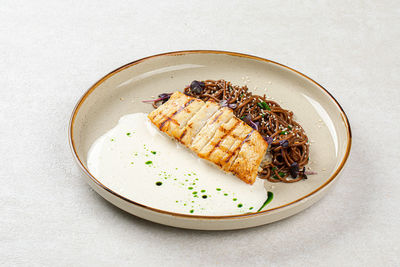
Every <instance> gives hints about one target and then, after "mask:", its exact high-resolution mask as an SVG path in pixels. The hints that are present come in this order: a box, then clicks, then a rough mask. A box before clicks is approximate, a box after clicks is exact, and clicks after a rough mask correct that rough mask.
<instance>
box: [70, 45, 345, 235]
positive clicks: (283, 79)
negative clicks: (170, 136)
mask: <svg viewBox="0 0 400 267" xmlns="http://www.w3.org/2000/svg"><path fill="white" fill-rule="evenodd" d="M205 79H215V80H217V79H225V80H227V81H231V82H232V83H233V84H236V85H245V84H246V85H247V86H248V87H249V89H250V90H251V91H253V92H254V93H256V94H260V95H261V94H264V93H265V94H267V95H268V96H269V97H271V98H272V99H273V100H275V101H277V102H278V103H279V104H280V105H281V106H282V107H284V108H286V109H289V110H292V111H293V112H294V114H295V119H296V120H297V121H298V122H299V123H300V124H301V125H302V126H303V128H304V129H305V131H306V133H307V134H308V136H309V139H310V143H311V149H310V150H311V154H310V163H309V165H308V166H310V167H311V168H312V170H313V171H316V172H317V174H316V175H312V176H309V179H307V180H304V181H300V182H297V183H293V184H283V183H269V182H266V184H265V186H266V188H267V190H268V191H271V192H273V194H274V199H273V201H272V202H271V203H269V204H268V206H267V207H266V208H265V209H264V210H263V211H261V212H253V213H248V214H239V215H225V216H215V215H214V216H207V215H191V214H180V213H174V212H170V211H168V210H165V209H163V207H162V206H160V207H149V206H146V205H144V204H143V203H138V202H135V201H134V199H132V198H130V197H129V196H128V194H124V193H122V191H121V192H117V191H116V190H114V189H112V188H109V187H107V186H106V185H105V184H104V183H103V182H102V179H101V178H100V177H94V176H93V175H92V174H91V173H90V172H89V170H88V168H87V161H86V159H87V154H88V151H89V148H90V146H91V145H92V143H93V142H94V141H95V140H96V139H97V138H98V137H99V136H101V135H103V134H104V133H105V132H107V131H108V130H109V129H111V128H113V127H114V126H115V125H116V124H117V122H118V120H119V118H120V117H122V116H123V115H126V114H130V113H135V112H146V113H147V112H150V111H151V110H152V107H151V105H149V104H145V103H142V102H141V100H144V99H149V98H151V97H154V96H157V95H158V94H160V93H163V92H173V91H176V90H182V89H183V88H184V86H185V85H187V84H189V83H190V82H191V81H192V80H205ZM69 139H70V144H71V148H72V153H73V155H74V157H75V159H76V162H77V163H78V165H79V167H80V168H81V170H82V171H83V173H84V177H86V178H87V181H88V183H89V185H90V186H91V187H92V188H93V189H94V190H95V191H96V192H98V193H99V194H100V195H101V196H103V197H104V198H105V199H107V200H108V201H110V202H111V203H113V204H114V205H116V206H118V207H119V208H121V209H123V210H125V211H127V212H129V213H131V214H134V215H136V216H138V217H141V218H144V219H147V220H151V221H154V222H157V223H161V224H166V225H170V226H175V227H182V228H190V229H202V230H225V229H239V228H247V227H253V226H257V225H261V224H266V223H270V222H273V221H277V220H280V219H283V218H286V217H288V216H291V215H293V214H296V213H298V212H300V211H302V210H304V209H305V208H307V207H309V206H311V205H312V204H313V203H315V202H316V201H318V200H319V199H320V198H321V197H322V196H323V195H324V194H325V193H326V192H327V190H328V188H329V187H330V186H332V184H333V183H334V182H335V180H336V179H337V176H338V175H339V173H340V171H341V170H342V169H343V166H344V164H345V162H346V160H347V158H348V156H349V152H350V147H351V131H350V126H349V122H348V119H347V117H346V115H345V113H344V111H343V109H342V108H341V107H340V105H339V103H338V102H337V101H336V100H335V99H334V98H333V96H332V95H331V94H330V93H329V92H328V91H327V90H326V89H324V88H323V87H322V86H321V85H319V84H318V83H317V82H315V81H314V80H312V79H310V78H309V77H307V76H305V75H304V74H302V73H300V72H298V71H296V70H294V69H292V68H289V67H287V66H284V65H282V64H279V63H277V62H273V61H270V60H267V59H263V58H259V57H255V56H250V55H245V54H239V53H232V52H223V51H181V52H171V53H165V54H160V55H155V56H151V57H147V58H144V59H140V60H137V61H134V62H132V63H129V64H127V65H125V66H122V67H120V68H118V69H116V70H114V71H112V72H111V73H109V74H107V75H106V76H104V77H103V78H102V79H100V80H99V81H98V82H97V83H95V84H94V85H93V86H92V87H91V88H90V89H89V90H88V91H87V92H86V93H85V94H84V95H83V96H82V98H81V99H80V100H79V101H78V103H77V105H76V107H75V109H74V111H73V114H72V118H71V121H70V126H69ZM132 190H134V189H132Z"/></svg>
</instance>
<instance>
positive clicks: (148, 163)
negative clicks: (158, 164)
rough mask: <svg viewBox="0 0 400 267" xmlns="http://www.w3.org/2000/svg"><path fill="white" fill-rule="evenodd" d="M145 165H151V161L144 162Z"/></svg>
mask: <svg viewBox="0 0 400 267" xmlns="http://www.w3.org/2000/svg"><path fill="white" fill-rule="evenodd" d="M145 164H147V165H150V164H153V162H152V161H151V160H148V161H146V162H145Z"/></svg>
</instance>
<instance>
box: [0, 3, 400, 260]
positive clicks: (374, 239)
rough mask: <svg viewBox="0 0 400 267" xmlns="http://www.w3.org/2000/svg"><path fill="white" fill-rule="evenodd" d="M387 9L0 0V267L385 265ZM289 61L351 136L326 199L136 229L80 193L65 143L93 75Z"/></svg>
mask: <svg viewBox="0 0 400 267" xmlns="http://www.w3.org/2000/svg"><path fill="white" fill-rule="evenodd" d="M399 25H400V4H399V2H398V1H216V0H214V1H159V2H158V1H149V0H148V1H133V2H129V1H86V0H81V1H1V3H0V111H1V112H0V162H1V163H0V178H1V184H0V265H2V266H18V265H24V266H215V265H216V266H365V265H371V266H399V265H400V245H399V243H400V224H399V223H400V217H399V216H400V214H399V206H400V173H399V172H400V168H399V165H400V160H399V159H400V145H399V137H400V127H399V125H400V108H399V106H400V104H399V102H400V86H399V74H400V73H399V71H400V64H399V55H400V53H399V52H400V49H399V47H400V34H399V33H400V28H399V27H400V26H399ZM188 49H215V50H228V51H236V52H242V53H249V54H253V55H257V56H261V57H265V58H268V59H272V60H275V61H278V62H280V63H283V64H286V65H289V66H291V67H293V68H295V69H297V70H299V71H301V72H303V73H305V74H307V75H309V76H310V77H312V78H314V79H315V80H317V81H318V82H319V83H321V84H322V85H323V86H325V87H326V88H327V89H328V90H329V91H330V92H331V93H332V94H333V95H334V96H335V97H336V98H337V100H338V101H339V102H340V103H341V104H342V106H343V108H344V110H345V111H346V113H347V115H348V117H349V120H350V123H351V126H352V130H353V147H352V153H351V156H350V159H349V161H348V164H347V166H346V168H345V170H344V172H343V174H342V176H341V178H340V180H339V181H338V183H337V184H336V186H335V187H334V188H333V189H332V190H331V192H330V193H329V194H328V195H327V196H326V197H325V198H323V199H322V200H321V201H320V202H318V203H317V204H315V205H314V206H312V207H311V208H309V209H307V210H305V211H304V212H302V213H300V214H298V215H295V216H293V217H290V218H288V219H285V220H282V221H279V222H276V223H272V224H270V225H265V226H261V227H256V228H252V229H246V230H239V231H225V232H224V231H221V232H206V231H191V230H182V229H175V228H172V227H167V226H162V225H158V224H154V223H151V222H147V221H145V220H142V219H139V218H136V217H134V216H132V215H129V214H127V213H125V212H123V211H121V210H119V209H118V208H115V207H114V206H112V205H111V204H109V203H108V202H106V201H105V200H103V199H102V198H101V197H100V196H99V195H97V194H96V193H95V192H94V191H92V190H91V189H90V187H89V186H88V185H87V184H86V183H85V182H84V179H83V177H82V174H81V173H80V171H79V170H78V168H77V167H76V166H75V163H74V162H73V159H72V154H71V152H70V148H69V145H68V141H67V125H68V121H69V118H70V115H71V112H72V109H73V107H74V105H75V103H76V101H77V100H78V98H79V97H80V96H81V95H82V94H83V92H84V91H85V90H86V89H87V88H88V87H89V86H91V85H92V84H93V83H94V82H95V81H97V80H98V79H99V78H101V77H102V76H103V75H105V74H106V73H108V72H110V71H111V70H113V69H115V68H117V67H119V66H121V65H123V64H126V63H128V62H130V61H133V60H136V59H139V58H142V57H145V56H149V55H152V54H158V53H162V52H167V51H175V50H188Z"/></svg>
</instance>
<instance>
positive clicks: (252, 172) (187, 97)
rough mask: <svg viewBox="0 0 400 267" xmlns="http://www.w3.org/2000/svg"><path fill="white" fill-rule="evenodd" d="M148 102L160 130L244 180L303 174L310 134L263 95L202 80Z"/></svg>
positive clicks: (283, 179)
mask: <svg viewBox="0 0 400 267" xmlns="http://www.w3.org/2000/svg"><path fill="white" fill-rule="evenodd" d="M145 102H146V101H145ZM152 102H153V106H154V107H155V108H156V110H154V111H153V112H151V113H150V114H149V118H150V120H151V121H152V122H153V123H154V124H155V125H156V126H157V127H158V128H159V129H160V130H161V131H163V132H165V133H166V134H168V135H169V136H171V137H174V138H175V139H176V140H178V141H179V142H181V143H182V144H184V145H185V146H187V147H188V148H190V149H191V150H192V151H194V152H195V153H196V154H197V155H198V156H199V157H201V158H204V159H207V160H209V161H211V162H213V163H214V164H216V165H217V166H219V167H220V168H221V169H223V170H224V171H227V172H231V173H234V174H235V175H236V176H237V177H239V178H240V179H242V180H243V181H245V182H246V183H248V184H253V183H254V181H255V179H256V177H257V174H258V176H259V177H260V178H262V179H267V180H268V181H270V182H284V183H293V182H297V181H300V180H302V179H307V172H306V170H305V165H306V164H307V163H308V160H309V143H308V137H307V135H306V133H305V131H304V129H303V128H302V127H301V126H300V124H298V123H297V122H296V121H295V120H294V119H293V113H292V112H291V111H288V110H285V109H283V108H282V107H281V106H280V105H279V104H278V103H276V102H275V101H272V100H269V99H267V98H266V96H265V95H264V96H259V95H254V94H253V93H251V92H249V90H248V88H247V87H246V86H242V87H240V86H235V85H232V84H231V83H230V82H227V81H225V80H218V81H214V80H206V81H193V82H192V83H191V84H190V86H187V87H186V88H185V89H184V94H183V93H181V92H175V93H173V94H170V93H164V94H161V95H159V98H158V99H155V100H153V101H152ZM267 150H268V151H267ZM309 173H311V172H309Z"/></svg>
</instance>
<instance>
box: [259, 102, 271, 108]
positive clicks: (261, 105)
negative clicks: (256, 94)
mask: <svg viewBox="0 0 400 267" xmlns="http://www.w3.org/2000/svg"><path fill="white" fill-rule="evenodd" d="M257 105H258V106H259V107H260V108H262V109H266V110H271V108H270V107H269V105H268V104H267V103H265V102H264V101H263V102H258V103H257Z"/></svg>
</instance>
